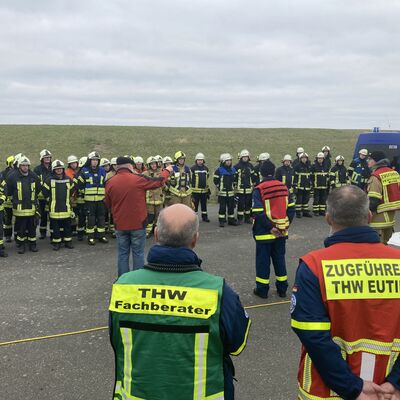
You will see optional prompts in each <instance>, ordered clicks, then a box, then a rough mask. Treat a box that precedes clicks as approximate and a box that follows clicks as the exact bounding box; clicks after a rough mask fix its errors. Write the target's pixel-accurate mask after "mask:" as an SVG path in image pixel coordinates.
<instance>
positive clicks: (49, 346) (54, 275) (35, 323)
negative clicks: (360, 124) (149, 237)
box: [0, 206, 329, 400]
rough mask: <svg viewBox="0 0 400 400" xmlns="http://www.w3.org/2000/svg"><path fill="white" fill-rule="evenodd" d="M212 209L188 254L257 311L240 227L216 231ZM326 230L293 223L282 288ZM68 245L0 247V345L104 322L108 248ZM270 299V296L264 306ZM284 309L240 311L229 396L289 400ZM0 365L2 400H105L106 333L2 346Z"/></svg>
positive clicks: (248, 247)
mask: <svg viewBox="0 0 400 400" xmlns="http://www.w3.org/2000/svg"><path fill="white" fill-rule="evenodd" d="M211 208H212V210H211V219H212V222H211V223H210V224H204V223H202V224H201V237H200V242H199V245H198V247H197V248H196V251H197V253H198V254H199V256H200V257H201V258H202V259H203V267H204V269H205V270H207V271H209V272H212V273H216V274H219V275H222V276H224V277H225V278H226V279H227V281H228V282H229V283H230V284H231V285H232V286H233V287H234V289H235V290H236V291H237V292H238V293H239V294H240V297H241V299H242V303H243V304H244V305H246V306H249V305H254V304H262V303H263V301H262V300H261V299H258V298H256V297H255V296H254V295H253V294H252V289H253V286H254V275H255V273H254V247H255V246H254V242H253V240H252V237H251V234H250V228H249V225H243V226H240V227H226V228H223V229H221V228H219V227H218V225H217V222H216V207H215V206H211ZM328 231H329V229H328V227H327V225H325V224H324V222H323V218H321V217H319V218H313V219H305V218H303V219H301V220H296V221H295V223H294V224H293V226H292V234H291V237H290V240H289V241H288V243H287V244H288V246H287V253H288V254H287V264H288V275H289V280H290V283H293V279H294V273H295V269H296V267H297V259H298V257H299V256H301V255H302V254H304V253H305V252H307V251H308V250H310V249H312V248H315V247H319V246H321V244H322V241H323V238H324V237H326V235H327V233H328ZM151 244H152V241H149V243H148V244H147V245H148V246H149V245H151ZM75 245H76V247H75V249H74V250H67V249H62V250H61V251H59V252H58V253H55V252H53V251H52V250H51V249H50V244H49V243H48V242H40V243H39V246H40V251H39V252H38V253H37V254H32V253H26V254H25V255H18V254H16V250H15V248H14V246H8V251H9V257H8V258H7V259H1V261H0V274H1V281H0V293H1V319H0V342H4V341H11V340H16V339H23V338H30V337H36V336H44V335H52V334H57V333H62V332H68V331H77V330H81V329H87V328H93V327H101V326H105V325H107V318H108V312H107V307H108V300H109V296H110V289H111V284H112V282H113V281H114V280H115V278H116V261H115V260H116V249H115V241H112V242H111V243H109V244H107V245H101V244H98V245H96V246H95V247H89V246H87V245H86V244H85V243H75ZM278 301H282V299H280V298H278V297H277V295H276V293H275V291H274V290H272V291H271V295H270V298H269V299H268V300H267V301H266V303H273V302H278ZM264 303H265V302H264ZM288 309H289V306H288V304H282V305H275V306H271V307H263V308H255V309H249V310H248V312H249V314H250V316H251V318H252V320H253V325H252V329H251V332H250V336H249V341H248V346H247V348H246V349H245V351H244V352H243V353H242V355H241V356H240V357H238V358H236V359H235V360H234V362H235V366H236V378H237V380H238V382H237V384H236V393H237V396H236V398H237V399H239V400H250V399H252V400H258V399H273V400H288V399H294V398H295V392H296V373H297V364H298V357H299V350H300V345H299V343H298V340H297V338H296V337H295V335H294V334H293V333H292V332H291V329H290V324H289V311H288ZM0 360H1V364H0V376H1V379H0V393H1V395H0V398H2V399H6V398H7V399H15V400H19V399H21V400H22V399H24V400H30V399H35V400H36V399H38V398H40V399H41V400H47V399H66V400H77V399H85V400H87V399H90V400H91V399H96V400H103V399H111V390H112V387H113V379H114V371H113V368H114V365H113V362H114V360H113V352H112V350H111V347H110V344H109V340H108V332H107V331H106V330H101V331H97V332H93V333H86V334H81V335H76V336H68V337H61V338H56V339H49V340H42V341H35V342H27V343H20V344H14V345H10V346H1V347H0Z"/></svg>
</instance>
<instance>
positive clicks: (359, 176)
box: [348, 149, 370, 190]
mask: <svg viewBox="0 0 400 400" xmlns="http://www.w3.org/2000/svg"><path fill="white" fill-rule="evenodd" d="M367 156H368V150H367V149H361V150H360V151H359V152H358V157H357V158H355V159H354V160H353V161H352V162H351V163H350V166H349V168H348V172H349V178H350V182H351V184H352V185H356V186H358V187H359V188H360V189H363V190H364V189H365V186H366V184H367V181H368V178H369V176H370V170H369V168H368V162H367Z"/></svg>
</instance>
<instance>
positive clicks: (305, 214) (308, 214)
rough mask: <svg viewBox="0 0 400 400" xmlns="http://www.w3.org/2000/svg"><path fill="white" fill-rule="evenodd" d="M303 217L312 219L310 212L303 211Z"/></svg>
mask: <svg viewBox="0 0 400 400" xmlns="http://www.w3.org/2000/svg"><path fill="white" fill-rule="evenodd" d="M303 217H306V218H312V215H311V213H310V211H303Z"/></svg>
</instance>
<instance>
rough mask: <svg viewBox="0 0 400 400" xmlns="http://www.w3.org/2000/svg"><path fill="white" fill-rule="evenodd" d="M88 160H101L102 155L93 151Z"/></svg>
mask: <svg viewBox="0 0 400 400" xmlns="http://www.w3.org/2000/svg"><path fill="white" fill-rule="evenodd" d="M88 159H89V160H100V155H99V153H98V152H97V151H92V152H91V153H89V154H88Z"/></svg>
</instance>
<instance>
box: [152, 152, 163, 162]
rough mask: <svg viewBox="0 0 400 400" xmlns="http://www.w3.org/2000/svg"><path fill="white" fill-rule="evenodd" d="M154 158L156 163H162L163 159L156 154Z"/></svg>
mask: <svg viewBox="0 0 400 400" xmlns="http://www.w3.org/2000/svg"><path fill="white" fill-rule="evenodd" d="M154 158H155V159H156V161H157V162H158V163H162V162H163V158H162V157H161V156H160V155H159V154H157V155H156V156H154Z"/></svg>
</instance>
